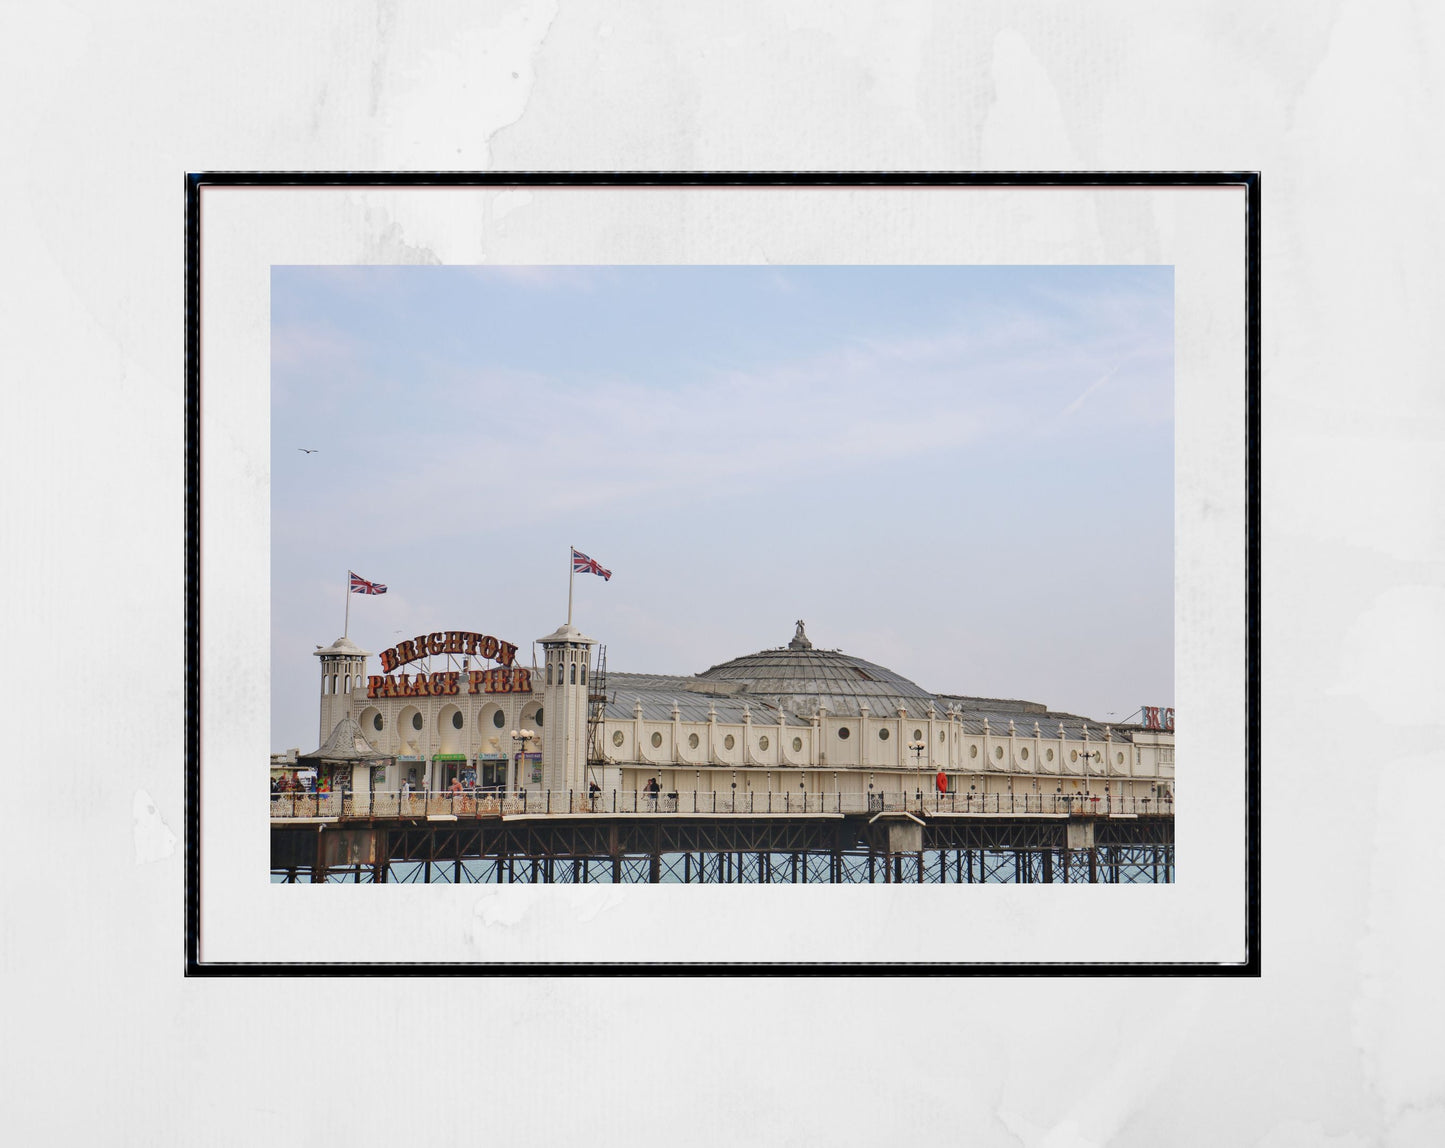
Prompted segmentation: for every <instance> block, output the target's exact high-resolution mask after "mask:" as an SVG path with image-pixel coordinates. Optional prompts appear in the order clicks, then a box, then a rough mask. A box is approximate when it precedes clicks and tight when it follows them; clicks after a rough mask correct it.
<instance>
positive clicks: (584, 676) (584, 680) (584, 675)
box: [582, 662, 587, 686]
mask: <svg viewBox="0 0 1445 1148" xmlns="http://www.w3.org/2000/svg"><path fill="white" fill-rule="evenodd" d="M582 684H583V685H584V686H585V685H586V684H587V663H586V662H583V663H582Z"/></svg>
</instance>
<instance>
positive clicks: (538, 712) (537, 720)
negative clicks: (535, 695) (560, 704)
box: [532, 709, 542, 726]
mask: <svg viewBox="0 0 1445 1148" xmlns="http://www.w3.org/2000/svg"><path fill="white" fill-rule="evenodd" d="M532 720H533V721H534V722H536V723H537V724H538V725H539V726H540V725H541V724H542V711H541V710H540V709H539V710H538V711H537V716H536V717H534V718H533V719H532Z"/></svg>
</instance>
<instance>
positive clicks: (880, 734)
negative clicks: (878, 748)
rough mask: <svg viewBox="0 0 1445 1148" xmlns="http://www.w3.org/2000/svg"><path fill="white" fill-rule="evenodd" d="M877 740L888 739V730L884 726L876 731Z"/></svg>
mask: <svg viewBox="0 0 1445 1148" xmlns="http://www.w3.org/2000/svg"><path fill="white" fill-rule="evenodd" d="M878 740H879V741H887V740H888V730H887V729H886V728H885V729H880V730H879V731H878Z"/></svg>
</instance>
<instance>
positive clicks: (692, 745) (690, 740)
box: [687, 733, 697, 749]
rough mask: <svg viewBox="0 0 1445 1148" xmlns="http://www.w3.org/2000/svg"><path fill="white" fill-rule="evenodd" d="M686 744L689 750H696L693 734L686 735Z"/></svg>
mask: <svg viewBox="0 0 1445 1148" xmlns="http://www.w3.org/2000/svg"><path fill="white" fill-rule="evenodd" d="M687 744H688V746H689V748H691V749H696V748H697V734H695V733H690V734H688V735H687Z"/></svg>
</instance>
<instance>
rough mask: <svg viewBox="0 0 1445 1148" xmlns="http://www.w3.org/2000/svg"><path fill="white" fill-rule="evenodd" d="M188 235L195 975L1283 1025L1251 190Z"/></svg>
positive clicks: (394, 215) (1111, 186) (735, 201)
mask: <svg viewBox="0 0 1445 1148" xmlns="http://www.w3.org/2000/svg"><path fill="white" fill-rule="evenodd" d="M187 190H188V200H187V210H188V218H187V227H188V254H189V260H188V284H187V315H186V330H187V339H188V344H187V346H188V380H187V386H188V467H189V473H188V479H189V481H188V505H187V515H188V555H187V562H188V570H187V573H188V594H189V597H188V628H187V629H188V644H189V649H188V686H187V688H188V703H189V704H188V721H189V725H188V757H187V770H188V778H187V782H188V784H187V791H188V806H189V808H188V819H187V834H188V842H187V844H188V854H187V856H188V874H187V877H188V881H187V897H188V903H187V920H188V954H187V957H188V971H189V972H190V973H191V974H192V975H214V974H226V973H232V972H241V973H251V972H256V971H267V970H274V971H285V972H293V973H298V974H304V973H333V972H345V971H368V972H384V971H397V972H412V971H417V970H422V969H425V970H431V971H439V972H450V973H458V974H488V973H529V972H551V973H582V974H585V973H589V972H597V971H613V972H616V971H621V972H637V973H643V974H649V973H655V972H658V971H666V970H669V969H681V970H688V971H694V972H708V971H716V972H728V971H738V970H747V969H766V970H768V971H773V972H849V971H863V972H868V971H880V972H887V971H898V970H918V971H933V972H945V973H947V972H958V973H990V972H998V971H1009V972H1013V973H1025V974H1036V973H1044V974H1057V973H1059V972H1076V973H1097V974H1108V973H1121V972H1127V973H1132V974H1137V973H1141V972H1144V973H1148V972H1158V973H1178V972H1189V973H1199V974H1217V975H1257V974H1258V972H1259V968H1260V928H1259V925H1260V922H1259V908H1258V906H1259V877H1260V875H1259V833H1260V824H1259V817H1258V808H1259V806H1258V796H1259V769H1260V761H1259V745H1260V726H1259V662H1258V658H1259V655H1258V649H1259V647H1258V631H1259V616H1258V614H1259V592H1258V584H1259V583H1258V569H1259V553H1258V536H1259V535H1258V527H1259V501H1258V500H1259V493H1258V490H1259V487H1258V469H1259V441H1258V426H1259V422H1258V420H1259V338H1260V336H1259V325H1258V315H1259V291H1260V284H1259V251H1260V240H1259V226H1260V187H1259V178H1258V176H1257V175H1255V174H1253V173H1190V174H1187V175H1171V174H1147V173H1139V174H1121V173H1109V174H1097V175H1079V174H1070V175H1066V174H1052V175H1045V174H1037V173H1028V174H1023V173H998V174H988V175H968V174H950V175H941V174H940V175H897V174H892V175H884V174H876V175H865V174H836V175H795V176H786V177H784V176H744V175H711V176H698V175H688V176H683V175H669V174H667V173H658V174H652V175H645V176H644V175H628V176H619V175H613V176H605V177H604V176H597V175H584V174H576V175H559V174H544V175H537V174H532V175H528V174H524V173H493V174H485V175H475V176H465V175H448V176H446V177H436V176H418V175H404V174H397V175H364V176H355V175H353V176H346V175H315V176H297V175H279V174H251V175H240V174H224V173H223V174H208V175H196V176H192V177H191V178H190V180H189V182H188V188H187ZM1176 713H1177V714H1178V721H1177V722H1176V719H1175V715H1176ZM263 762H265V763H267V766H268V768H269V793H268V786H267V783H266V781H265V780H263V777H264V776H265V775H264V774H263V769H262V764H263ZM338 886H349V888H340V887H338ZM817 886H823V887H822V888H819V887H817ZM971 886H978V887H977V888H973V887H971Z"/></svg>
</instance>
